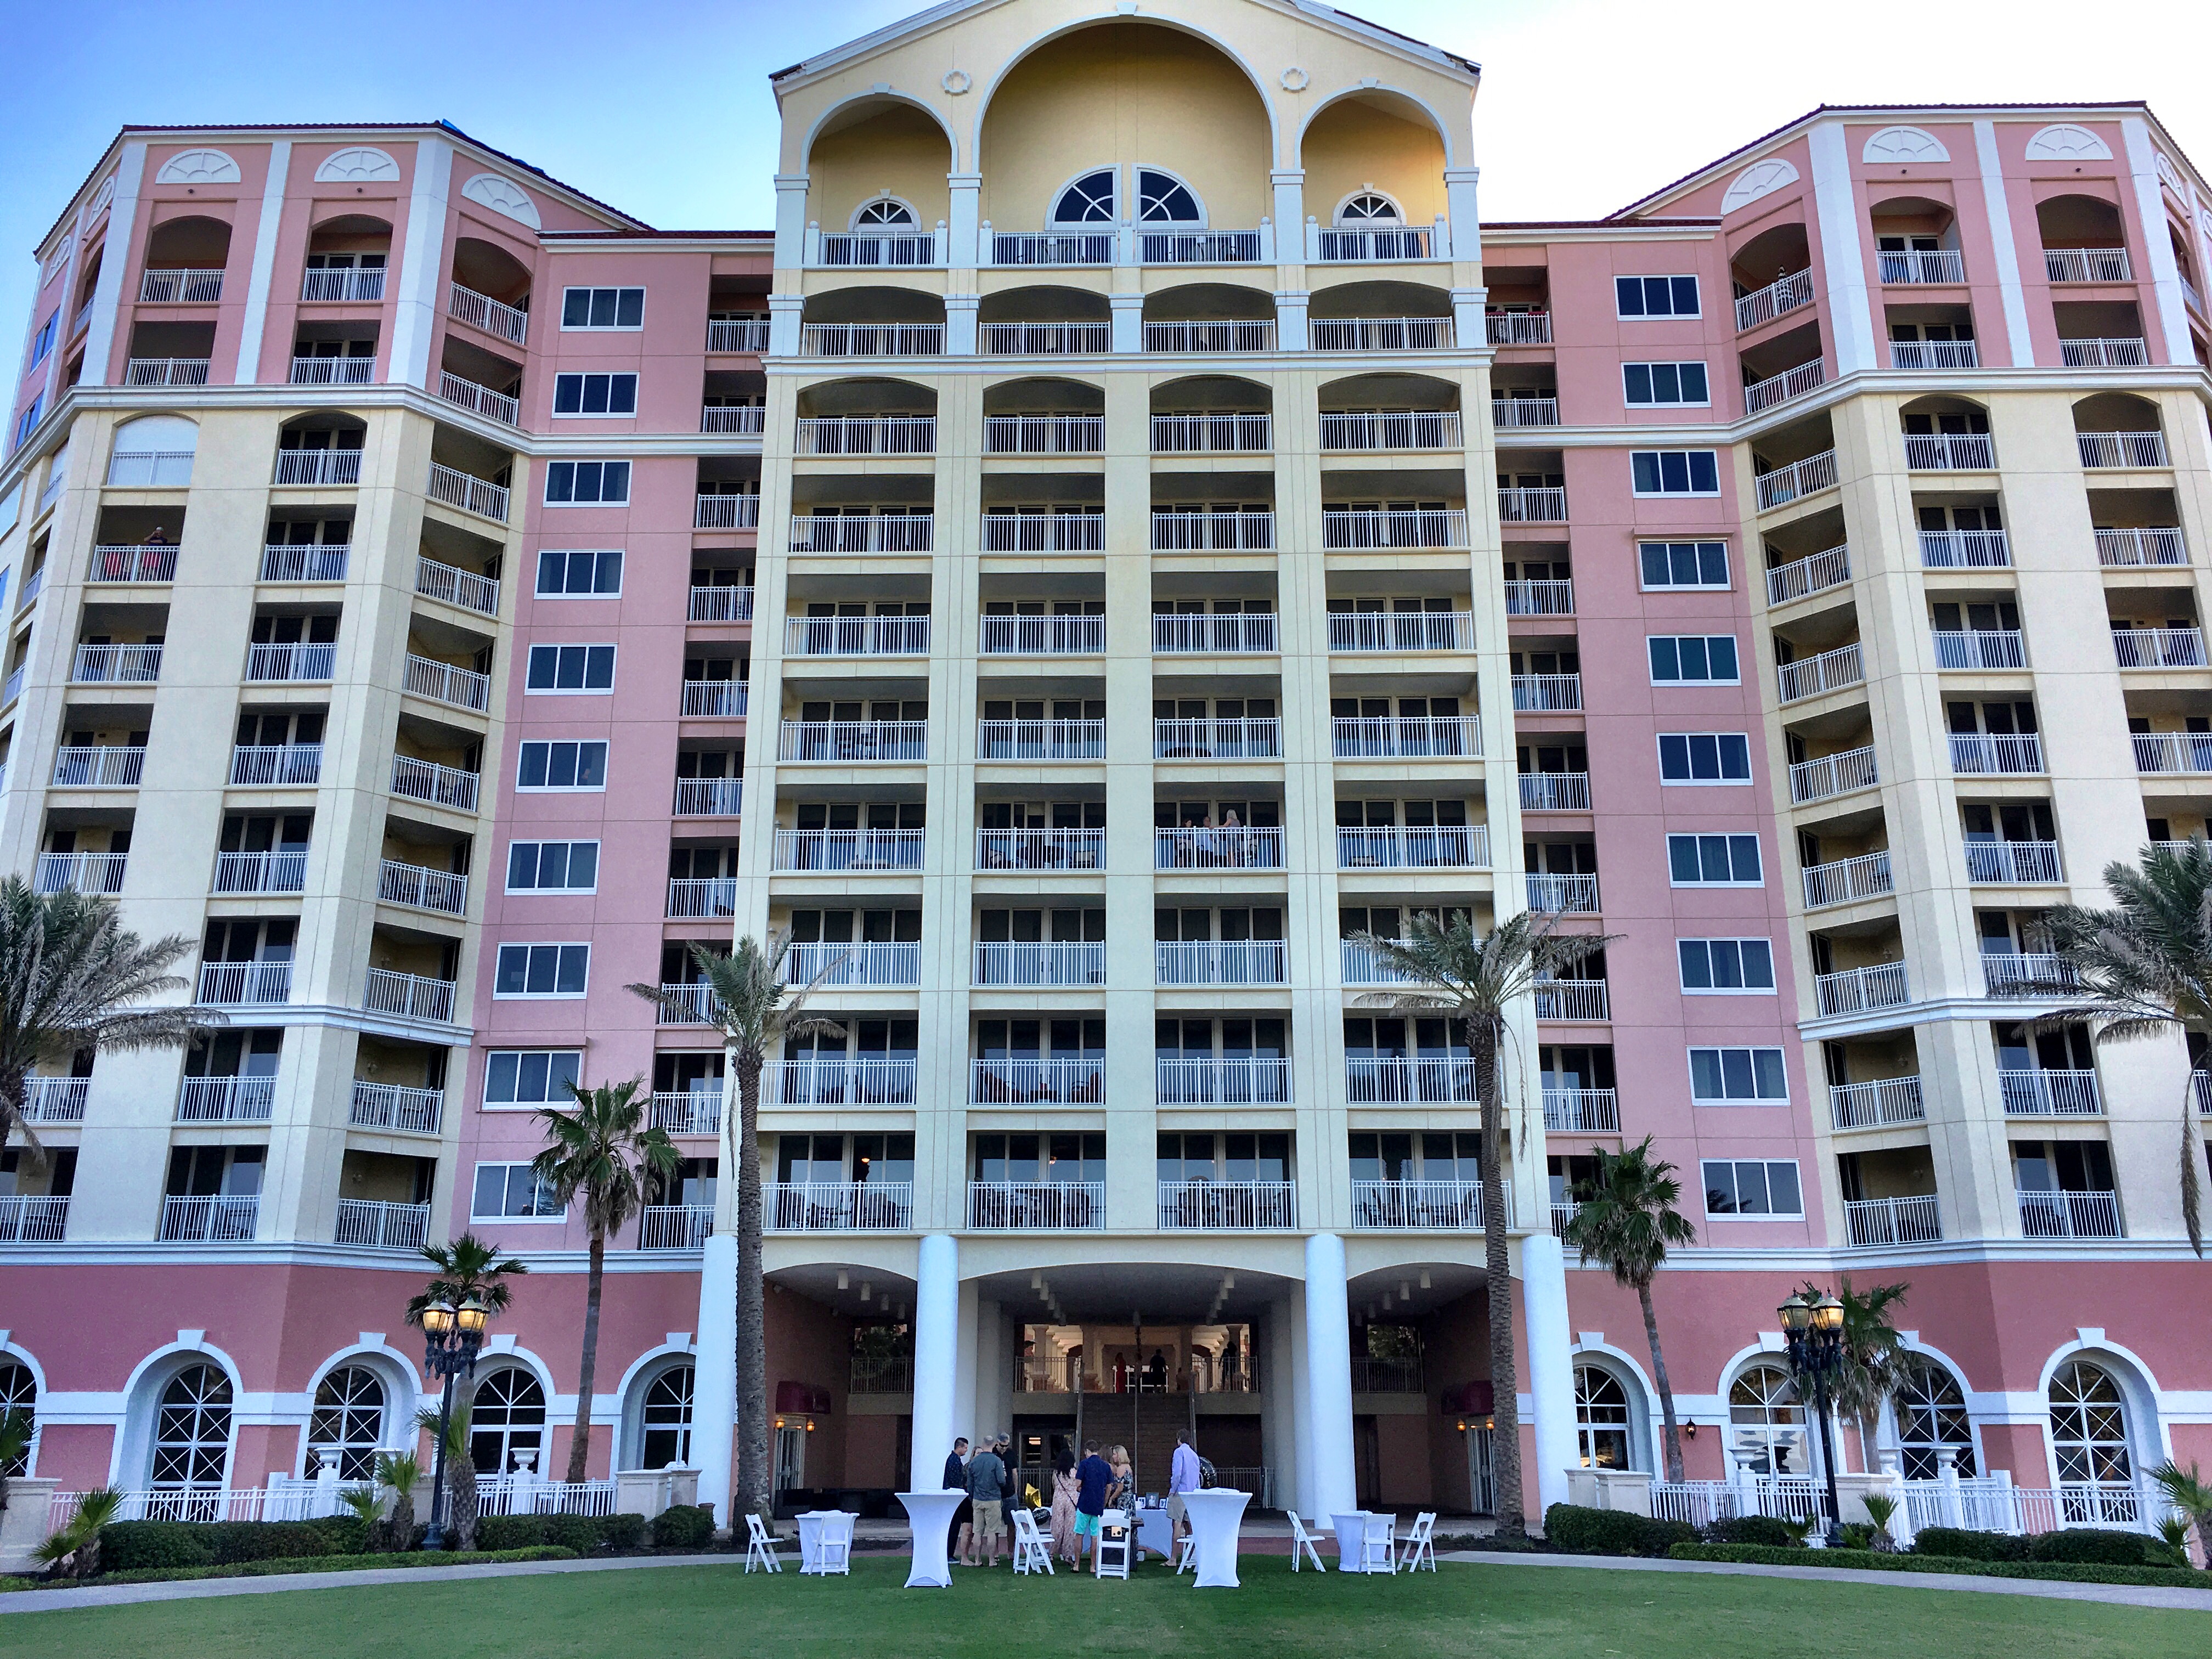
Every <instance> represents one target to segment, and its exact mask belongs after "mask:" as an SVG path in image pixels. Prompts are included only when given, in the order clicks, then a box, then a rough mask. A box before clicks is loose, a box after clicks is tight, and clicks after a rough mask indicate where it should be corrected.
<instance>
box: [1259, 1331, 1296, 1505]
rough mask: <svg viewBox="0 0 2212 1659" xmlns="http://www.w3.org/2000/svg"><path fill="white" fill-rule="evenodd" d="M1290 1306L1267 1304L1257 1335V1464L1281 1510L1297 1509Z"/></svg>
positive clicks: (1294, 1351)
mask: <svg viewBox="0 0 2212 1659" xmlns="http://www.w3.org/2000/svg"><path fill="white" fill-rule="evenodd" d="M1291 1305H1292V1299H1291V1297H1283V1298H1282V1300H1280V1301H1279V1302H1273V1303H1270V1304H1268V1306H1267V1322H1266V1324H1265V1325H1264V1326H1263V1327H1262V1328H1261V1337H1262V1338H1263V1340H1265V1341H1266V1343H1267V1357H1266V1358H1265V1359H1264V1360H1263V1361H1261V1368H1260V1389H1261V1396H1260V1397H1261V1413H1262V1414H1261V1429H1260V1432H1261V1453H1260V1455H1261V1462H1264V1463H1265V1464H1267V1467H1268V1468H1271V1469H1273V1471H1274V1475H1275V1493H1274V1501H1275V1502H1276V1503H1277V1504H1279V1505H1280V1506H1281V1507H1283V1508H1284V1509H1293V1508H1295V1507H1297V1491H1298V1469H1299V1463H1298V1453H1297V1443H1298V1430H1297V1411H1296V1410H1295V1409H1294V1402H1295V1401H1296V1398H1297V1352H1296V1349H1295V1347H1294V1345H1293V1344H1292V1342H1291ZM1255 1358H1258V1356H1256V1355H1255Z"/></svg>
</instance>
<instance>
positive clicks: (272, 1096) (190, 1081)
mask: <svg viewBox="0 0 2212 1659" xmlns="http://www.w3.org/2000/svg"><path fill="white" fill-rule="evenodd" d="M275 1110H276V1079H275V1078H273V1077H188V1078H186V1079H184V1082H183V1083H182V1084H181V1085H179V1088H178V1091H177V1121H178V1122H179V1123H266V1122H268V1121H269V1120H270V1116H271V1115H272V1114H273V1113H274V1112H275Z"/></svg>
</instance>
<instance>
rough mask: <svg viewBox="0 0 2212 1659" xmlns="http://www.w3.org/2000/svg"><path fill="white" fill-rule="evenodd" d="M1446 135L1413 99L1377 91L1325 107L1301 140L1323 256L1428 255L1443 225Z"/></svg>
mask: <svg viewBox="0 0 2212 1659" xmlns="http://www.w3.org/2000/svg"><path fill="white" fill-rule="evenodd" d="M1446 164H1447V163H1446V155H1445V149H1444V141H1443V133H1442V132H1441V131H1438V130H1437V123H1436V119H1435V118H1434V117H1433V116H1431V114H1430V113H1429V112H1428V111H1426V110H1425V109H1423V108H1422V107H1421V106H1419V104H1417V103H1415V102H1414V101H1413V100H1412V99H1410V98H1407V97H1404V96H1402V95H1401V94H1397V93H1395V92H1385V91H1383V90H1382V89H1381V88H1370V89H1368V90H1364V91H1361V92H1356V93H1353V94H1352V95H1351V96H1350V97H1347V98H1340V99H1338V100H1336V101H1335V102H1334V103H1332V104H1329V105H1328V106H1325V107H1323V108H1322V111H1321V112H1320V113H1319V114H1317V115H1316V116H1315V117H1314V118H1313V119H1312V120H1310V122H1308V123H1307V124H1306V129H1305V131H1304V132H1303V133H1301V134H1300V135H1299V137H1298V165H1299V166H1300V167H1304V169H1305V173H1306V179H1305V200H1306V217H1307V218H1308V220H1309V221H1310V222H1311V225H1310V231H1309V234H1310V235H1311V237H1312V240H1313V241H1314V243H1315V246H1313V247H1311V248H1309V249H1308V250H1307V252H1308V256H1309V257H1310V258H1320V259H1428V258H1437V257H1438V256H1439V255H1441V254H1442V253H1443V252H1446V251H1447V250H1445V249H1444V248H1443V247H1441V246H1438V239H1439V238H1440V237H1441V236H1442V235H1443V231H1444V227H1445V195H1444V167H1445V166H1446Z"/></svg>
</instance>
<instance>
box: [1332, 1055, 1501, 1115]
mask: <svg viewBox="0 0 2212 1659" xmlns="http://www.w3.org/2000/svg"><path fill="white" fill-rule="evenodd" d="M1344 1097H1345V1099H1346V1101H1347V1102H1348V1103H1351V1104H1352V1105H1355V1106H1360V1105H1376V1104H1395V1103H1401V1102H1402V1103H1406V1104H1408V1105H1414V1104H1419V1105H1429V1106H1455V1105H1470V1104H1472V1103H1474V1061H1472V1060H1467V1059H1464V1058H1455V1057H1447V1056H1444V1055H1437V1056H1434V1057H1428V1056H1423V1057H1418V1058H1417V1057H1414V1056H1412V1055H1407V1054H1383V1055H1364V1054H1361V1055H1354V1054H1347V1055H1346V1056H1345V1060H1344Z"/></svg>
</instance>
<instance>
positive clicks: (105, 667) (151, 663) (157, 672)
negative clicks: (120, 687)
mask: <svg viewBox="0 0 2212 1659" xmlns="http://www.w3.org/2000/svg"><path fill="white" fill-rule="evenodd" d="M159 678H161V647H160V646H158V645H80V646H79V647H77V648H76V657H75V659H73V660H72V661H71V662H70V679H71V680H72V681H73V682H75V683H76V684H79V685H111V684H131V685H150V684H153V682H155V680H157V679H159Z"/></svg>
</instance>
